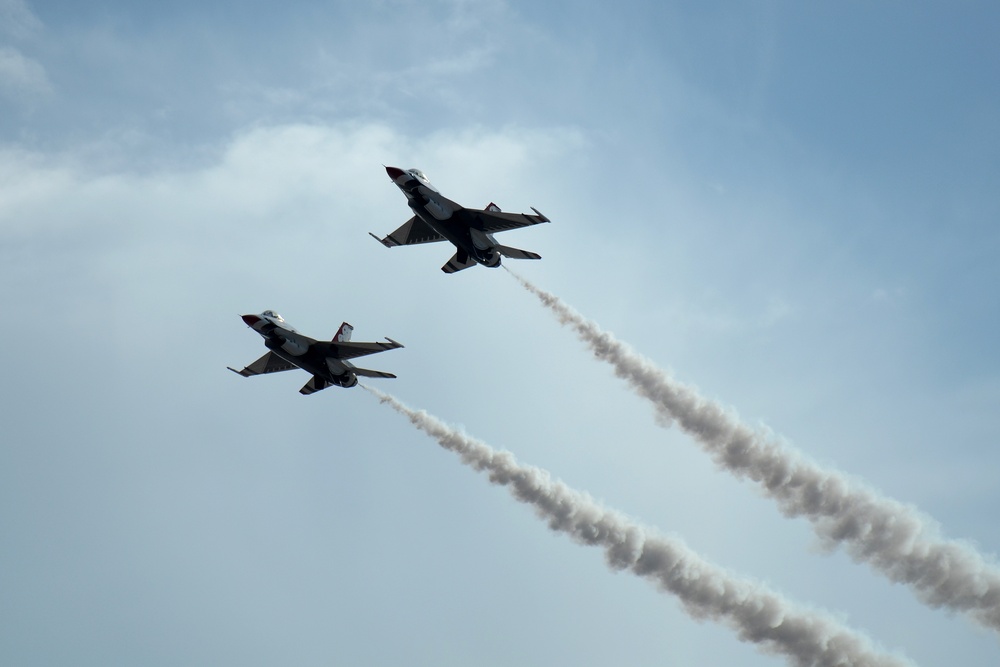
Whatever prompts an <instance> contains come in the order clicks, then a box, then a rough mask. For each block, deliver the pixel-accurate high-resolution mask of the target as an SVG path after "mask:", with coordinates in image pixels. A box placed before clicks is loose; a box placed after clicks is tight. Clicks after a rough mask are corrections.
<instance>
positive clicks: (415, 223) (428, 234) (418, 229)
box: [368, 216, 445, 248]
mask: <svg viewBox="0 0 1000 667" xmlns="http://www.w3.org/2000/svg"><path fill="white" fill-rule="evenodd" d="M368 233H369V235H371V237H372V238H374V239H375V240H376V241H378V242H379V243H381V244H382V245H384V246H385V247H386V248H391V247H393V246H397V245H413V244H415V243H434V242H435V241H444V240H445V238H444V237H443V236H441V235H440V234H438V233H437V232H435V231H434V230H433V229H431V226H430V225H428V224H427V223H426V222H424V221H423V220H421V219H420V218H418V217H417V216H413V217H412V218H410V219H409V220H407V221H406V222H404V223H403V226H402V227H400V228H399V229H397V230H396V231H394V232H392V233H391V234H389V235H388V236H386V237H385V238H384V239H380V238H379V237H377V236H375V235H374V234H372V233H371V232H368Z"/></svg>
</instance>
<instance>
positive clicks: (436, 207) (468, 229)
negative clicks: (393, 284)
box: [368, 167, 550, 273]
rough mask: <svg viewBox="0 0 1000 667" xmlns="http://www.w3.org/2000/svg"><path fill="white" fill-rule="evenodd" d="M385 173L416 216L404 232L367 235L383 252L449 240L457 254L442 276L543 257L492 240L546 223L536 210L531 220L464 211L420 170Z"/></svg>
mask: <svg viewBox="0 0 1000 667" xmlns="http://www.w3.org/2000/svg"><path fill="white" fill-rule="evenodd" d="M385 171H386V173H387V174H389V178H391V179H392V182H393V183H395V184H396V185H397V186H398V187H399V189H400V190H402V191H403V194H405V195H406V199H407V203H408V204H409V205H410V208H411V209H413V213H414V216H413V217H412V218H410V219H409V220H407V221H406V222H405V223H403V226H402V227H400V228H399V229H397V230H396V231H394V232H392V233H391V234H389V235H388V236H386V237H385V238H384V239H380V238H379V237H377V236H375V234H372V233H371V232H368V233H369V234H371V236H372V237H373V238H374V239H375V240H376V241H378V242H380V243H381V244H382V245H384V246H385V247H386V248H391V247H393V246H397V245H412V244H414V243H433V242H435V241H451V243H452V244H453V245H454V246H455V248H457V250H458V252H456V253H455V256H454V257H452V258H451V259H450V260H448V263H447V264H445V265H444V266H442V267H441V270H442V271H444V272H445V273H455V272H456V271H461V270H462V269H467V268H469V267H470V266H473V265H475V264H482V265H483V266H490V267H494V266H500V256H501V255H502V256H504V257H509V258H511V259H541V255H539V254H537V253H534V252H530V251H528V250H519V249H518V248H511V247H509V246H505V245H500V244H499V243H497V240H496V239H495V238H493V234H494V233H495V232H502V231H505V230H508V229H515V228H517V227H527V226H528V225H537V224H538V223H540V222H550V220H549V219H548V218H546V217H545V216H544V215H542V214H541V213H540V212H539V211H538V209H537V208H534V207H532V209H531V210H532V211H534V212H535V214H534V215H530V214H528V213H503V212H502V211H501V210H500V208H499V207H498V206H497V205H496V204H493V203H490V205H489V206H487V207H486V208H485V209H483V210H479V209H475V208H464V207H462V206H461V205H459V204H457V203H455V202H453V201H452V200H450V199H448V198H447V197H445V196H444V195H442V194H441V193H440V192H438V190H437V188H435V187H434V186H433V185H431V184H430V181H428V180H427V177H426V176H425V175H424V173H423V172H422V171H420V170H419V169H407V170H406V171H403V170H402V169H397V168H396V167H386V168H385Z"/></svg>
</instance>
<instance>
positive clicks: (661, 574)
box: [362, 385, 912, 667]
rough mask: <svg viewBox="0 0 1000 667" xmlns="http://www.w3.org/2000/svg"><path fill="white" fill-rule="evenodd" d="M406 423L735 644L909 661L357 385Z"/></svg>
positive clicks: (818, 657)
mask: <svg viewBox="0 0 1000 667" xmlns="http://www.w3.org/2000/svg"><path fill="white" fill-rule="evenodd" d="M362 386H363V387H364V388H365V389H366V390H368V391H369V392H371V393H372V394H373V395H375V396H376V397H377V398H378V399H379V401H381V402H382V403H385V404H386V405H389V406H390V407H391V408H393V409H394V410H395V411H396V412H398V413H400V414H401V415H403V416H404V417H406V418H407V419H409V421H410V423H412V424H413V425H414V426H416V427H417V428H418V429H420V430H421V431H424V432H425V433H426V434H427V435H429V436H431V437H432V438H434V439H435V440H437V441H438V443H439V444H440V445H441V446H442V447H444V448H445V449H447V450H449V451H452V452H455V453H456V454H458V455H459V457H460V458H461V459H462V463H464V464H466V465H468V466H470V467H471V468H474V469H475V470H478V471H479V472H485V473H487V474H488V475H489V479H490V482H492V483H493V484H498V485H500V486H505V487H507V489H508V490H509V491H510V493H511V495H513V496H514V498H516V499H517V500H519V501H521V502H523V503H526V504H528V505H531V506H532V507H533V508H534V510H535V512H536V513H537V514H538V516H539V517H541V518H542V519H544V520H545V521H546V522H548V525H549V528H551V529H552V530H554V531H557V532H561V533H566V534H568V535H569V536H570V537H571V538H572V539H573V540H574V541H576V542H577V543H580V544H586V545H590V546H598V547H602V548H603V549H604V554H605V557H606V560H607V565H608V567H610V568H611V569H613V570H628V571H629V572H631V573H633V574H635V575H637V576H640V577H642V578H644V579H646V580H648V581H650V582H652V583H653V584H655V585H656V586H657V587H658V588H659V589H660V590H662V591H665V592H667V593H672V594H673V595H675V596H677V597H678V598H679V599H680V601H681V603H682V604H683V606H684V609H685V611H687V613H688V614H690V615H691V616H692V617H693V618H695V619H697V620H704V619H712V620H715V621H718V622H721V623H725V624H726V625H728V626H729V627H731V628H733V629H734V630H735V631H736V633H737V635H738V637H739V638H740V640H742V641H745V642H750V643H752V644H755V645H756V646H757V647H758V648H759V649H760V650H761V651H764V652H766V653H771V654H777V655H781V656H784V657H785V658H787V659H788V661H789V663H790V664H792V665H795V666H796V667H846V666H857V667H860V666H862V665H864V666H866V667H876V666H881V667H905V666H907V665H911V664H912V663H910V662H909V661H907V660H905V659H903V658H899V657H895V656H892V655H887V654H885V653H880V652H878V651H877V650H876V649H875V648H874V647H873V646H872V644H871V642H870V641H869V640H868V639H867V638H866V637H865V636H863V635H861V634H860V633H857V632H855V631H853V630H850V629H849V628H846V627H844V626H843V625H841V624H840V623H839V622H838V621H836V620H835V619H833V618H831V617H830V616H829V615H827V614H824V613H821V612H818V611H813V610H808V609H803V608H801V607H798V606H796V605H793V604H792V603H791V602H789V601H788V600H786V599H784V598H783V597H781V596H780V595H778V594H777V593H774V592H773V591H770V590H768V589H767V588H766V587H764V586H763V585H761V584H758V583H754V582H751V581H748V580H745V579H739V578H737V577H735V576H734V575H732V574H731V573H729V572H727V571H726V570H724V569H723V568H721V567H719V566H717V565H713V564H711V563H708V562H706V561H705V560H703V559H702V558H701V557H700V556H698V555H697V554H696V553H694V552H693V551H691V549H689V548H688V547H687V546H685V545H684V544H683V543H682V542H680V541H679V540H677V539H675V538H670V537H664V536H662V535H658V534H655V533H652V532H649V531H647V530H646V529H644V528H643V527H642V526H640V525H638V524H637V523H635V522H634V521H632V520H631V519H629V518H627V517H626V516H624V515H623V514H620V513H618V512H615V511H612V510H608V509H605V508H603V507H601V506H600V505H599V504H598V503H597V502H596V501H594V500H593V499H592V498H590V496H588V495H586V494H583V493H580V492H578V491H574V490H573V489H571V488H569V487H568V486H566V485H565V484H564V483H562V482H560V481H558V480H553V479H552V477H551V476H550V475H549V473H548V472H546V471H545V470H542V469H541V468H536V467H533V466H525V465H521V464H519V463H518V462H517V460H516V459H515V458H514V455H513V454H511V453H510V452H504V451H496V450H494V449H492V448H491V447H490V446H489V445H487V444H486V443H484V442H481V441H479V440H476V439H474V438H471V437H469V436H468V435H465V434H464V433H461V432H460V431H457V430H456V429H454V428H452V427H451V426H448V425H447V424H445V423H444V422H442V421H440V420H439V419H437V418H435V417H433V416H431V415H429V414H427V412H425V411H423V410H420V411H417V410H413V409H411V408H409V407H407V406H406V405H404V404H402V403H401V402H399V401H398V400H397V399H395V398H393V397H392V396H389V395H388V394H384V393H382V392H380V391H378V390H376V389H373V388H371V387H367V386H364V385H362Z"/></svg>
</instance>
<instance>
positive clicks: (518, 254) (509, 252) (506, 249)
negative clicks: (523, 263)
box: [497, 245, 542, 259]
mask: <svg viewBox="0 0 1000 667" xmlns="http://www.w3.org/2000/svg"><path fill="white" fill-rule="evenodd" d="M497 251H499V253H500V254H501V255H503V256H504V257H509V258H510V259H541V258H542V256H541V255H539V254H538V253H537V252H531V251H530V250H521V249H520V248H511V247H510V246H505V245H498V246H497Z"/></svg>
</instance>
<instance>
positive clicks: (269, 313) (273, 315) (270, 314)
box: [261, 310, 285, 322]
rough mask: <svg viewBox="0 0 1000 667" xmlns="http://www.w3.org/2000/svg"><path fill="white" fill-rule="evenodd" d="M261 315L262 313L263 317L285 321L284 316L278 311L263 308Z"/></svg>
mask: <svg viewBox="0 0 1000 667" xmlns="http://www.w3.org/2000/svg"><path fill="white" fill-rule="evenodd" d="M261 315H263V316H264V317H267V318H269V319H272V320H275V321H276V322H284V321H285V318H284V317H282V316H281V315H279V314H278V313H276V312H274V311H273V310H265V311H264V312H263V313H261Z"/></svg>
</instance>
